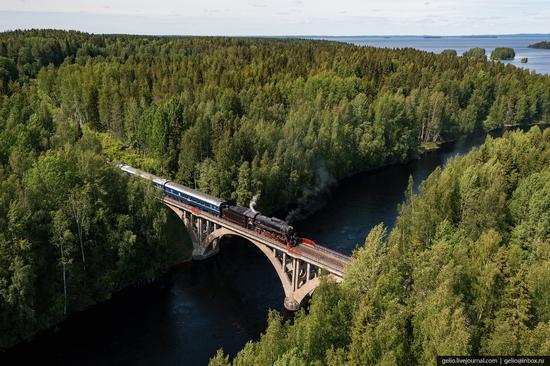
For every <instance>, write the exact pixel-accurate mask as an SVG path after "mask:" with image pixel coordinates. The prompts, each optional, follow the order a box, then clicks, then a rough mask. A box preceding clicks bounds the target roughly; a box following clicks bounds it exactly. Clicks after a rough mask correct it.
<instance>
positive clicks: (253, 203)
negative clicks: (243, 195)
mask: <svg viewBox="0 0 550 366" xmlns="http://www.w3.org/2000/svg"><path fill="white" fill-rule="evenodd" d="M259 197H260V195H259V194H255V195H254V197H252V199H251V200H250V203H249V204H248V207H249V208H250V210H251V211H252V212H254V213H258V211H256V202H258V198H259Z"/></svg>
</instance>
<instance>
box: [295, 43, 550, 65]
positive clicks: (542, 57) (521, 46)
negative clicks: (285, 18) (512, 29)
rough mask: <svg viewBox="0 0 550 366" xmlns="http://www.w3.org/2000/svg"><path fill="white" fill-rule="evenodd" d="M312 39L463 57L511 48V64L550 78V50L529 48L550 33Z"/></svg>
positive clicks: (489, 53)
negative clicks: (451, 51)
mask: <svg viewBox="0 0 550 366" xmlns="http://www.w3.org/2000/svg"><path fill="white" fill-rule="evenodd" d="M305 38H308V39H326V40H332V41H340V42H347V43H352V44H355V45H358V46H372V47H385V48H406V47H411V48H416V49H419V50H423V51H429V52H435V53H440V52H441V51H443V50H444V49H447V48H452V49H454V50H456V51H457V53H458V55H462V53H463V52H464V51H467V50H469V49H470V48H473V47H482V48H485V50H486V52H487V56H490V55H491V51H492V50H493V49H494V48H495V47H510V48H513V49H514V50H515V52H516V58H515V59H514V60H513V61H502V62H504V63H511V64H512V65H515V66H518V67H524V68H527V69H529V70H533V71H536V72H538V73H540V74H548V75H550V50H542V49H535V48H528V47H527V46H529V45H530V44H533V43H536V42H540V41H550V34H546V35H539V34H537V35H499V36H485V37H483V36H442V37H431V36H425V37H424V36H389V37H383V36H350V37H305ZM522 57H527V58H528V59H529V62H528V63H526V64H522V63H521V62H520V60H521V58H522Z"/></svg>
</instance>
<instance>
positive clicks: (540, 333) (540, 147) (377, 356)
mask: <svg viewBox="0 0 550 366" xmlns="http://www.w3.org/2000/svg"><path fill="white" fill-rule="evenodd" d="M406 196H407V198H406V202H405V203H404V204H403V205H402V206H401V207H400V209H399V217H398V219H397V223H396V225H395V227H394V228H393V229H392V230H391V231H390V232H388V231H387V229H386V228H385V227H384V226H382V225H379V226H377V227H375V228H374V229H373V230H371V232H370V234H369V235H368V237H367V238H366V240H365V243H364V245H363V246H361V247H360V248H358V249H357V250H355V251H354V253H353V257H352V261H351V263H350V264H349V266H348V268H347V269H346V272H345V276H344V282H343V283H342V284H341V285H337V284H335V283H333V282H329V281H328V280H326V279H325V281H324V282H323V283H322V285H321V287H319V288H318V289H317V290H316V291H315V292H314V294H313V297H312V301H311V304H310V306H309V309H308V310H307V311H305V310H301V311H300V312H299V313H298V314H297V316H296V317H295V318H294V320H293V322H290V321H283V319H282V317H281V315H279V314H278V313H276V312H272V313H270V316H269V325H268V327H267V330H266V331H265V333H263V334H262V336H261V339H260V340H259V341H257V342H252V341H251V342H249V343H247V344H246V346H245V347H244V349H243V350H242V351H240V352H239V354H238V355H237V357H236V358H235V359H234V360H233V363H232V364H233V365H236V366H237V365H239V366H240V365H334V366H336V365H338V366H341V365H384V366H386V365H387V366H390V365H435V364H436V363H435V360H436V356H437V355H548V354H550V338H549V337H548V335H549V334H550V305H549V301H550V300H549V299H550V130H549V129H545V130H544V132H542V131H541V130H540V129H539V128H538V127H533V128H532V129H531V130H530V131H529V132H527V133H522V132H511V133H506V134H505V135H504V137H503V138H497V139H493V138H488V139H487V140H486V142H485V144H484V145H482V146H481V147H479V148H476V149H474V150H473V151H471V152H470V153H469V154H467V155H466V156H464V157H459V158H453V159H452V160H451V161H450V162H449V164H448V165H447V166H446V167H445V168H444V169H439V168H438V169H437V170H435V171H434V172H433V173H432V174H431V175H430V177H429V178H428V179H427V180H426V181H424V182H423V183H422V184H421V187H420V191H419V193H418V194H414V193H413V190H412V182H410V184H409V189H407V192H406ZM210 365H211V366H225V365H230V362H229V359H228V357H227V356H226V355H224V353H223V351H221V350H220V351H218V353H217V354H216V355H215V356H214V357H213V358H212V359H211V360H210Z"/></svg>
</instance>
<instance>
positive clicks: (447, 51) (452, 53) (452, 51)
mask: <svg viewBox="0 0 550 366" xmlns="http://www.w3.org/2000/svg"><path fill="white" fill-rule="evenodd" d="M441 54H442V55H451V56H456V55H457V53H456V50H453V49H450V48H447V49H445V50H443V51H441Z"/></svg>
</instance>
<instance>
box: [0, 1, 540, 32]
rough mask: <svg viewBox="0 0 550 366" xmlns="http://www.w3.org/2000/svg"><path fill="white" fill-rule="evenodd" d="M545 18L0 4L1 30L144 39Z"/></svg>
mask: <svg viewBox="0 0 550 366" xmlns="http://www.w3.org/2000/svg"><path fill="white" fill-rule="evenodd" d="M533 13H535V14H537V15H536V16H533V15H532V14H533ZM168 19H169V20H168ZM548 19H550V1H548V0H338V1H334V0H324V1H320V0H276V1H273V0H231V1H230V2H228V0H202V1H196V0H192V1H191V0H179V1H177V0H112V1H107V0H47V1H46V0H18V1H17V0H0V29H1V30H6V29H13V28H30V27H56V28H72V29H82V30H87V31H92V32H128V33H147V34H168V33H170V34H174V33H177V34H233V35H241V34H253V35H287V34H335V35H344V34H472V33H493V34H494V33H516V32H550V23H549V22H548Z"/></svg>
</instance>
